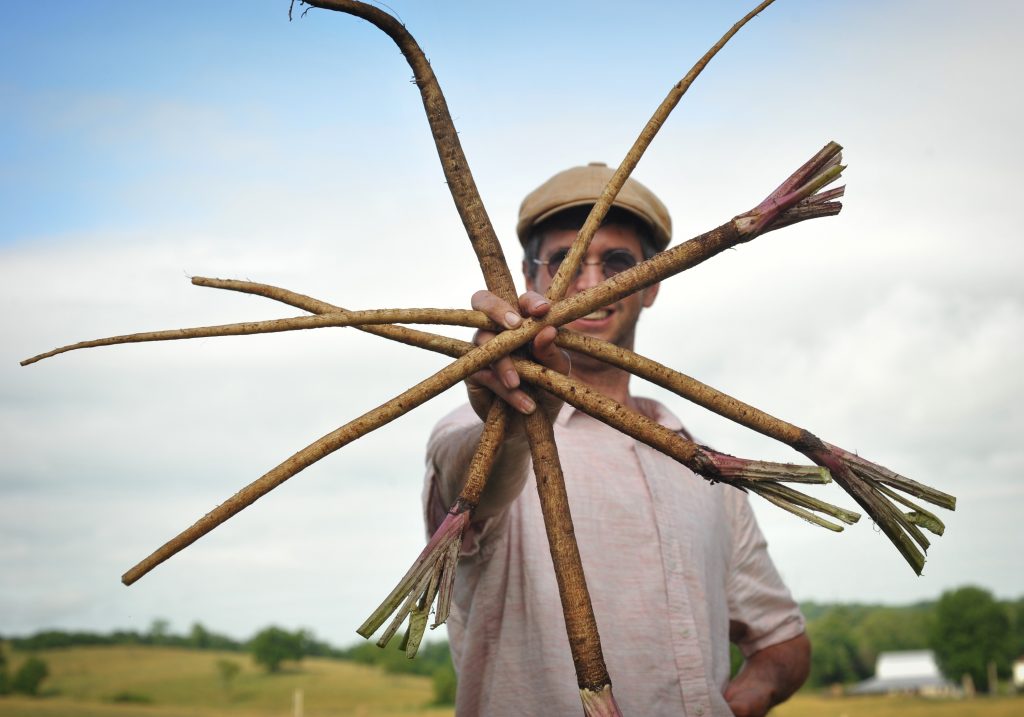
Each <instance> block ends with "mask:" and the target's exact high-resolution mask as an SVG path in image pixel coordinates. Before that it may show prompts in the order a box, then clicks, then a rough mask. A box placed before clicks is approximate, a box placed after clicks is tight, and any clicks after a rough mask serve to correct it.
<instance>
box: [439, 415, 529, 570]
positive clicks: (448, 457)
mask: <svg viewBox="0 0 1024 717" xmlns="http://www.w3.org/2000/svg"><path fill="white" fill-rule="evenodd" d="M482 428H483V423H482V422H481V421H480V419H479V418H478V417H477V415H476V414H475V413H474V412H473V410H472V408H470V406H469V405H465V406H462V407H461V408H458V409H456V410H455V411H453V412H452V413H450V414H449V415H448V416H446V417H445V418H443V419H441V421H440V422H438V424H437V425H436V426H435V427H434V430H433V431H432V432H431V434H430V440H429V441H428V442H427V456H426V469H427V470H426V476H425V478H424V485H423V513H424V514H423V518H424V525H425V526H426V530H427V536H428V538H429V537H430V536H431V535H433V533H434V531H436V530H437V528H438V526H440V524H441V521H442V520H444V517H445V515H446V514H447V512H448V510H449V508H450V507H451V506H452V504H453V503H454V502H455V499H456V498H457V497H458V494H459V492H460V490H461V489H462V485H463V484H464V483H465V477H466V472H467V470H468V468H469V464H470V461H471V460H472V458H473V454H474V452H475V451H476V447H477V444H478V442H479V440H480V435H481V432H482ZM528 453H529V451H528V450H527V449H526V440H525V438H523V437H510V438H508V439H506V441H505V445H504V447H503V448H502V452H501V453H500V454H499V457H498V460H497V461H496V462H495V466H494V470H493V471H492V476H491V477H490V479H489V480H488V489H487V490H488V494H489V495H490V504H491V506H492V510H491V512H490V513H487V514H484V513H482V512H481V511H479V510H478V511H476V512H475V514H474V517H473V520H472V522H471V523H470V524H469V526H468V527H467V529H466V531H465V533H464V535H463V540H462V550H461V553H460V556H461V557H463V558H469V557H474V556H480V557H486V556H487V551H486V549H485V544H486V542H487V539H488V538H489V537H491V536H492V535H494V534H496V533H497V532H498V531H499V530H500V529H501V526H502V525H504V523H505V520H504V518H505V515H506V511H507V508H508V505H509V504H510V503H511V502H512V500H514V499H515V497H516V496H517V495H518V494H519V493H520V492H522V487H523V484H524V483H525V479H526V473H525V471H526V461H527V459H528ZM483 507H484V506H483V505H482V506H481V508H483Z"/></svg>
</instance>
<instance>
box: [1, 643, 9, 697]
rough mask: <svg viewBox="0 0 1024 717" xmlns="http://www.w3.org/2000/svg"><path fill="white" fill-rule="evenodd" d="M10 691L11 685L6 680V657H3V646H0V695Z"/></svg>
mask: <svg viewBox="0 0 1024 717" xmlns="http://www.w3.org/2000/svg"><path fill="white" fill-rule="evenodd" d="M10 691H11V683H10V681H9V680H8V679H7V656H6V655H4V650H3V645H0V695H6V694H7V693H8V692H10Z"/></svg>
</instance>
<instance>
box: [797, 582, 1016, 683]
mask: <svg viewBox="0 0 1024 717" xmlns="http://www.w3.org/2000/svg"><path fill="white" fill-rule="evenodd" d="M801 608H802V610H803V612H804V616H805V617H806V618H807V634H808V636H809V637H810V639H811V645H812V648H813V649H812V653H811V677H810V679H809V680H808V682H809V684H810V685H811V686H816V687H823V686H827V685H834V684H851V683H855V682H859V681H861V680H865V679H867V678H868V677H871V676H872V675H873V674H874V669H875V660H876V659H877V658H878V655H879V653H881V652H889V651H896V650H933V651H934V652H935V656H936V658H937V661H938V664H939V668H940V669H941V670H942V672H943V674H944V675H945V676H946V677H947V678H948V679H950V680H952V681H953V682H957V683H959V682H960V680H961V678H962V677H963V676H964V675H970V677H971V679H972V680H973V683H974V685H975V686H976V687H978V688H979V689H980V690H982V691H985V690H988V688H989V684H988V665H989V663H994V664H995V666H996V671H997V673H998V676H999V678H1000V679H1007V678H1009V677H1010V672H1011V669H1012V665H1013V661H1014V660H1015V659H1017V658H1018V657H1024V598H1018V599H1016V600H997V599H996V598H995V597H993V595H992V593H990V592H989V591H987V590H985V589H983V588H979V587H975V586H965V587H961V588H957V589H955V590H949V591H947V592H944V593H943V594H942V596H941V597H940V598H939V599H938V600H936V601H928V602H920V603H916V604H913V605H905V606H899V607H894V606H884V605H859V604H852V605H851V604H819V603H813V602H811V603H803V604H802V605H801Z"/></svg>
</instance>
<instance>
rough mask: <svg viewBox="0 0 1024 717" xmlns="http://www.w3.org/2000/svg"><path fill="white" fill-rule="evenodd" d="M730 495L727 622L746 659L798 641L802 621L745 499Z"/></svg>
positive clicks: (802, 624) (802, 629)
mask: <svg viewBox="0 0 1024 717" xmlns="http://www.w3.org/2000/svg"><path fill="white" fill-rule="evenodd" d="M730 493H735V496H732V501H731V502H732V509H733V553H732V564H731V570H730V574H729V578H728V585H727V594H728V600H729V621H730V625H731V630H730V632H731V633H732V637H733V642H735V643H736V645H737V646H738V647H739V648H740V650H741V651H742V652H743V655H744V656H745V657H749V656H750V655H752V654H754V653H755V652H758V651H759V650H762V649H764V648H765V647H769V646H770V645H775V644H778V643H780V642H785V641H786V640H790V639H792V638H794V637H797V636H798V635H800V634H801V633H803V631H804V617H803V615H802V614H801V613H800V609H799V607H798V606H797V604H796V602H795V601H794V600H793V597H792V596H791V595H790V593H789V589H788V588H786V586H785V584H784V583H783V582H782V578H781V577H780V576H779V573H778V570H776V568H775V564H774V563H773V562H772V559H771V557H770V556H769V555H768V543H767V541H766V540H765V538H764V535H762V533H761V529H760V528H759V527H758V525H757V520H756V518H755V517H754V513H753V511H752V510H751V509H750V504H749V502H748V501H747V496H746V494H744V493H742V492H740V491H730Z"/></svg>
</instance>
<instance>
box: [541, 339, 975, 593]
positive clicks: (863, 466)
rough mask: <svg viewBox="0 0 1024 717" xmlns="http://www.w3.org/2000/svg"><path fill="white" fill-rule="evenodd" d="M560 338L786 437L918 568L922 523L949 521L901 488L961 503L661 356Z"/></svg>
mask: <svg viewBox="0 0 1024 717" xmlns="http://www.w3.org/2000/svg"><path fill="white" fill-rule="evenodd" d="M556 342H557V343H558V345H559V346H561V347H562V348H567V349H571V350H573V351H579V352H581V353H585V354H588V355H590V356H593V357H595V358H599V359H601V360H602V361H604V362H606V363H608V364H611V365H613V366H617V367H619V368H622V369H624V370H627V371H629V372H631V373H632V374H634V375H636V376H639V377H641V378H643V379H646V380H648V381H651V382H652V383H654V384H657V385H659V386H661V387H662V388H665V389H667V390H669V391H672V392H674V393H676V394H678V395H679V396H682V397H683V398H685V399H687V400H689V401H693V402H694V403H696V404H698V405H700V406H703V407H704V408H707V409H708V410H711V411H714V412H715V413H717V414H719V415H720V416H723V417H725V418H728V419H730V420H732V421H735V422H736V423H739V424H740V425H743V426H746V427H747V428H750V429H752V430H755V431H757V432H758V433H761V434H763V435H765V436H768V437H769V438H774V439H775V440H777V441H780V442H782V443H785V444H786V445H788V446H790V447H792V448H794V449H795V450H797V451H800V452H801V453H803V454H804V455H805V456H807V457H808V458H810V459H811V460H812V461H814V462H815V463H817V464H818V465H820V466H823V467H826V468H828V469H829V471H830V472H831V474H832V477H833V479H834V480H835V481H836V483H838V484H839V485H840V486H841V487H842V488H843V489H844V490H846V492H847V493H849V494H850V495H851V496H852V497H853V498H854V500H856V501H857V503H859V504H860V505H861V507H863V508H864V510H865V511H866V512H867V513H868V515H869V516H871V519H872V520H874V521H875V522H876V523H877V524H878V525H879V527H880V528H881V529H882V531H883V532H884V533H885V534H886V536H887V537H889V539H890V540H891V541H892V542H893V544H894V545H895V546H896V548H897V550H899V552H900V554H901V555H903V557H904V559H905V560H906V561H907V562H908V563H909V564H910V566H911V567H912V568H913V569H914V571H915V572H917V573H918V574H920V573H921V570H922V569H923V567H924V554H923V553H922V550H927V549H928V546H929V542H928V540H927V538H926V537H925V536H924V534H923V533H922V532H921V531H920V529H919V527H923V528H926V529H927V530H929V531H931V532H933V533H935V534H936V535H941V534H942V532H943V530H944V526H943V524H942V521H941V520H939V518H938V517H937V516H935V515H934V514H933V513H931V512H929V511H927V510H925V509H924V508H922V507H921V506H919V505H917V504H915V503H913V502H911V501H910V500H908V499H907V498H905V497H903V496H901V495H899V494H897V493H896V492H895V491H896V490H899V491H902V492H904V493H907V494H908V495H912V496H914V497H916V498H919V499H921V500H925V501H928V502H930V503H932V504H934V505H937V506H939V507H942V508H947V509H949V510H954V509H955V508H956V498H955V497H953V496H951V495H949V494H947V493H943V492H942V491H939V490H936V489H935V488H931V487H929V486H926V485H923V484H921V483H917V482H915V481H912V480H910V479H909V478H904V477H903V476H901V475H899V474H897V473H894V472H893V471H890V470H889V469H887V468H883V467H882V466H879V465H877V464H875V463H872V462H871V461H868V460H865V459H864V458H861V457H860V456H857V455H855V454H853V453H851V452H849V451H846V450H844V449H842V448H839V447H837V446H833V445H831V444H828V443H824V442H823V441H821V440H820V439H818V438H817V437H816V436H815V435H814V434H812V433H811V432H810V431H807V430H806V429H803V428H800V427H799V426H795V425H793V424H791V423H787V422H786V421H783V420H780V419H778V418H775V417H774V416H772V415H769V414H768V413H765V412H764V411H761V410H760V409H757V408H755V407H754V406H751V405H749V404H747V403H744V402H743V401H740V400H738V399H735V398H733V397H732V396H729V395H727V394H725V393H723V392H721V391H719V390H717V389H715V388H712V387H711V386H708V385H707V384H704V383H701V382H700V381H698V380H696V379H694V378H691V377H690V376H687V375H685V374H683V373H680V372H679V371H675V370H674V369H671V368H668V367H667V366H664V365H662V364H660V363H658V362H657V361H652V360H651V359H649V358H646V357H644V356H640V355H639V354H636V353H634V352H632V351H629V350H628V349H623V348H620V347H617V346H612V345H611V344H607V343H605V342H602V341H597V340H595V339H592V338H590V337H588V336H582V335H580V334H574V333H572V332H569V331H564V330H563V331H560V332H559V335H558V338H557V339H556ZM890 500H895V501H897V502H899V503H901V504H903V505H904V506H906V507H908V508H910V509H911V511H910V512H909V513H903V512H902V511H900V510H899V509H898V508H896V507H895V506H894V505H893V504H892V503H891V502H890ZM911 538H912V539H913V542H912V541H911ZM914 542H916V543H917V546H915V545H914ZM918 546H920V549H919V548H918Z"/></svg>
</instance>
